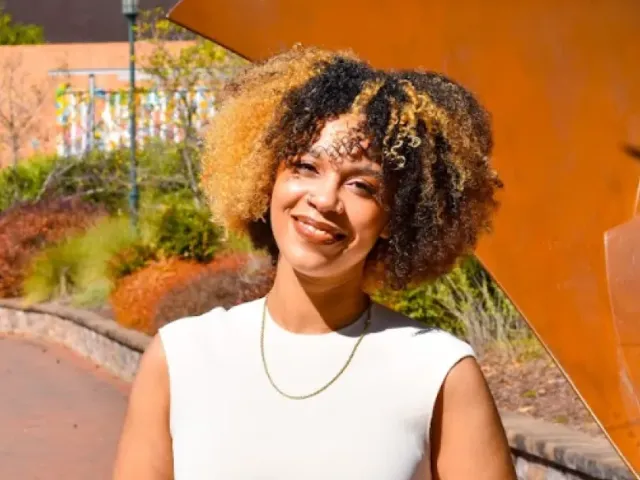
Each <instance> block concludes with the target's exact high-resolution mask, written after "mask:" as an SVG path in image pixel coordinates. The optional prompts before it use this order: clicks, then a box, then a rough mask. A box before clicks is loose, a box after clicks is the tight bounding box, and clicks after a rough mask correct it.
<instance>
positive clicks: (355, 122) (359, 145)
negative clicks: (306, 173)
mask: <svg viewBox="0 0 640 480" xmlns="http://www.w3.org/2000/svg"><path fill="white" fill-rule="evenodd" d="M363 123H364V117H363V116H356V115H342V116H340V117H338V118H336V119H332V120H329V121H327V122H326V123H325V124H324V126H323V127H322V130H321V131H320V134H319V136H318V138H317V140H316V141H315V142H314V143H313V144H312V145H311V147H310V149H309V154H310V155H312V156H314V157H317V158H326V159H328V160H332V161H334V162H339V163H341V162H342V161H345V160H348V161H349V162H358V163H361V162H362V163H376V162H375V161H374V160H373V158H372V157H373V155H371V152H370V148H369V147H370V144H371V142H370V140H369V139H368V138H367V137H366V135H365V133H364V129H363Z"/></svg>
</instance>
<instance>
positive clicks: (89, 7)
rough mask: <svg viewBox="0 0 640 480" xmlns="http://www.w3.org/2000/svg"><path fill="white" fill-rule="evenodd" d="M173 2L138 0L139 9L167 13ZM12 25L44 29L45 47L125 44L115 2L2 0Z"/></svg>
mask: <svg viewBox="0 0 640 480" xmlns="http://www.w3.org/2000/svg"><path fill="white" fill-rule="evenodd" d="M176 2H177V0H140V9H141V10H149V9H152V8H155V7H162V8H164V9H165V10H168V9H169V8H171V7H172V6H173V5H175V4H176ZM4 4H5V10H6V11H7V12H8V13H10V14H11V15H12V16H13V18H14V20H15V21H16V22H21V23H31V24H35V25H40V26H42V27H43V28H44V36H45V39H46V41H47V43H94V42H119V41H126V40H127V22H126V20H125V18H124V17H123V16H122V6H121V2H120V1H119V0H4Z"/></svg>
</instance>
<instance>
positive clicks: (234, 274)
mask: <svg viewBox="0 0 640 480" xmlns="http://www.w3.org/2000/svg"><path fill="white" fill-rule="evenodd" d="M271 283H272V268H271V267H270V264H269V262H268V260H267V259H266V258H264V257H258V256H255V255H246V254H232V255H225V256H219V257H216V258H215V259H214V260H213V261H212V262H211V263H209V264H206V265H203V264H197V263H191V262H185V261H183V260H178V259H169V260H162V261H159V262H153V263H151V264H149V265H148V266H147V267H145V268H143V269H142V270H139V271H137V272H135V273H133V274H132V275H129V276H127V277H124V278H123V279H122V280H120V281H119V282H118V285H117V287H116V289H115V290H114V292H113V293H112V294H111V297H110V301H111V305H112V308H113V311H114V314H115V317H116V320H117V321H118V323H120V324H121V325H123V326H125V327H128V328H134V329H137V330H140V331H143V332H145V333H148V334H150V335H153V334H155V333H156V332H157V330H158V328H160V327H162V326H163V325H165V324H167V323H169V322H171V321H173V320H177V319H179V318H182V317H187V316H192V315H200V314H202V313H205V312H207V311H209V310H211V309H212V308H214V307H217V306H222V307H225V308H229V307H231V306H233V305H237V304H239V303H242V302H246V301H249V300H253V299H256V298H259V297H261V296H263V295H265V294H266V293H267V291H268V289H269V288H270V286H271Z"/></svg>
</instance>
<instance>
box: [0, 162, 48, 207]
mask: <svg viewBox="0 0 640 480" xmlns="http://www.w3.org/2000/svg"><path fill="white" fill-rule="evenodd" d="M57 161H58V159H57V158H56V157H55V156H50V157H43V156H36V157H33V158H31V159H29V161H26V162H21V163H18V165H16V166H11V167H6V168H4V169H2V170H0V212H2V211H4V210H7V209H8V208H10V207H12V206H14V205H18V204H21V203H26V202H33V201H34V200H37V199H38V198H39V196H40V195H41V194H42V193H43V191H42V188H43V186H44V184H45V182H46V180H47V177H48V176H49V174H50V173H51V172H52V170H53V169H54V167H55V165H56V162H57Z"/></svg>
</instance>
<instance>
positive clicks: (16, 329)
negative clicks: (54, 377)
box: [0, 299, 639, 480]
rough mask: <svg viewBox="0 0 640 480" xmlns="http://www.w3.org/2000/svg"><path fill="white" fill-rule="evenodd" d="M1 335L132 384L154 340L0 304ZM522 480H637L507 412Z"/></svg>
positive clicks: (596, 442)
mask: <svg viewBox="0 0 640 480" xmlns="http://www.w3.org/2000/svg"><path fill="white" fill-rule="evenodd" d="M0 334H24V335H30V336H35V337H39V338H43V339H46V340H50V341H53V342H57V343H61V344H63V345H65V346H66V347H68V348H69V349H71V350H73V351H75V352H77V353H78V354H80V355H83V356H85V357H87V358H89V359H91V360H93V361H94V362H95V363H97V364H99V365H101V366H103V367H104V368H106V369H107V370H109V371H110V372H111V373H113V374H114V375H116V376H118V377H120V378H121V379H123V380H125V381H131V380H132V379H133V377H134V375H135V372H136V370H137V368H138V362H139V361H140V355H141V353H142V352H143V351H144V349H145V348H146V346H147V345H148V344H149V341H150V337H149V336H147V335H144V334H142V333H139V332H134V331H131V330H128V329H125V328H123V327H120V326H119V325H117V324H116V323H115V322H113V321H111V320H108V319H105V318H103V317H101V316H99V315H96V314H94V313H91V312H87V311H84V310H77V309H74V308H69V307H61V306H58V305H48V304H39V305H31V306H27V305H25V304H23V302H21V301H20V300H2V299H0ZM502 420H503V423H504V426H505V429H506V431H507V436H508V438H509V443H510V445H511V449H512V454H513V460H514V463H515V465H516V470H517V472H518V478H519V479H520V480H578V479H580V480H601V479H602V480H604V479H607V480H634V479H637V478H639V477H636V476H634V475H633V474H632V473H631V472H630V471H629V469H628V468H627V467H626V466H625V465H624V463H623V462H622V460H620V457H619V456H618V455H617V453H616V452H615V450H614V449H613V448H612V447H611V445H610V444H609V442H607V441H606V440H604V439H601V438H592V437H590V436H587V435H586V434H584V433H581V432H577V431H575V430H571V429H570V428H567V427H564V426H562V425H556V424H550V423H547V422H543V421H540V420H535V419H532V418H529V417H525V416H522V415H517V414H513V413H507V412H504V413H503V414H502Z"/></svg>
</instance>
